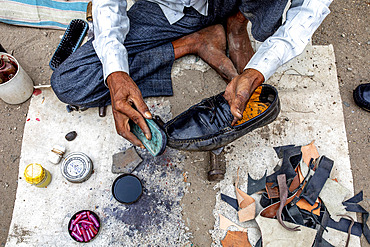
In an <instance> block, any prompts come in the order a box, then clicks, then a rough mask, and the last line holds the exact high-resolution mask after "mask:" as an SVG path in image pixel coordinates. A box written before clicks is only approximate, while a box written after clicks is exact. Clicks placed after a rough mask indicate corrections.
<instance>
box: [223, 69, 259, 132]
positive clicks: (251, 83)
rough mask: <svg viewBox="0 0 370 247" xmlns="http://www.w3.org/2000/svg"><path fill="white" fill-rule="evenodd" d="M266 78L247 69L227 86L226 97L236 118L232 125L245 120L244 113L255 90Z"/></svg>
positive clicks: (253, 70) (255, 71)
mask: <svg viewBox="0 0 370 247" xmlns="http://www.w3.org/2000/svg"><path fill="white" fill-rule="evenodd" d="M264 80H265V79H264V76H263V75H262V74H261V72H259V71H258V70H255V69H246V70H245V71H244V72H243V73H242V74H240V75H238V76H236V77H234V78H233V79H232V80H231V81H230V83H229V84H228V85H227V87H226V90H225V94H224V97H225V99H226V100H227V102H228V103H229V105H230V109H231V113H232V114H233V116H234V120H233V122H232V125H234V124H235V123H236V122H237V121H238V120H240V119H242V118H243V112H244V110H245V107H246V105H247V103H248V100H249V98H250V97H251V95H252V94H253V92H254V90H256V88H257V87H258V86H260V85H261V84H262V83H263V82H264Z"/></svg>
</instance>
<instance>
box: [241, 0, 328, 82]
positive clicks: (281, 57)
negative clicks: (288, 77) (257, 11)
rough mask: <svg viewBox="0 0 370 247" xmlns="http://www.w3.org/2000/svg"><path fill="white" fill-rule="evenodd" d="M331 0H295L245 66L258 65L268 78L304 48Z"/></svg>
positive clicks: (325, 14)
mask: <svg viewBox="0 0 370 247" xmlns="http://www.w3.org/2000/svg"><path fill="white" fill-rule="evenodd" d="M331 2H332V0H292V5H291V7H290V9H289V10H288V11H287V13H286V21H285V23H284V24H283V25H282V26H280V27H279V28H278V30H277V31H276V32H275V33H274V34H273V35H272V36H271V37H269V38H267V39H266V40H265V41H264V42H263V43H262V45H261V46H260V47H259V49H258V50H257V51H256V53H255V54H254V56H253V57H252V58H251V60H250V61H249V63H248V64H247V65H246V67H245V69H248V68H252V69H256V70H258V71H259V72H261V73H262V74H263V76H264V77H265V81H266V80H267V79H268V78H270V76H271V75H272V74H273V73H275V71H276V70H277V69H278V68H279V67H280V66H281V65H283V64H284V63H286V62H288V61H289V60H291V59H292V58H294V57H296V56H298V55H299V54H301V53H302V52H303V50H304V49H305V47H306V45H307V44H308V42H309V41H310V39H311V37H312V35H313V33H314V32H315V31H316V29H317V28H318V27H319V26H320V24H321V22H322V21H323V20H324V19H325V17H326V16H327V15H328V14H329V13H330V10H329V8H328V7H329V5H330V3H331Z"/></svg>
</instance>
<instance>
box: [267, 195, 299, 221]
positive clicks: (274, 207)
mask: <svg viewBox="0 0 370 247" xmlns="http://www.w3.org/2000/svg"><path fill="white" fill-rule="evenodd" d="M299 193H301V189H300V190H298V191H296V192H295V193H294V194H293V195H291V196H290V197H288V199H287V200H286V203H285V205H287V204H288V203H290V202H291V201H293V199H294V198H295V197H296V196H298V195H299ZM279 207H280V201H279V202H275V203H273V204H271V205H270V206H268V207H266V208H264V209H263V210H262V212H261V216H263V217H266V218H274V217H275V216H276V214H277V211H278V209H279Z"/></svg>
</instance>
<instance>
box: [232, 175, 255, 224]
mask: <svg viewBox="0 0 370 247" xmlns="http://www.w3.org/2000/svg"><path fill="white" fill-rule="evenodd" d="M238 183H239V168H238V171H237V179H236V182H235V192H236V199H237V200H238V205H239V208H240V210H239V211H238V217H239V221H240V222H244V221H248V220H252V219H254V218H255V216H256V201H255V200H254V199H253V197H251V196H250V195H248V194H247V193H245V192H244V191H242V190H240V189H239V188H238Z"/></svg>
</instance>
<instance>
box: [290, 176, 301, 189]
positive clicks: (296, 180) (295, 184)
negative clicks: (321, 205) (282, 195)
mask: <svg viewBox="0 0 370 247" xmlns="http://www.w3.org/2000/svg"><path fill="white" fill-rule="evenodd" d="M300 184H301V182H300V180H299V175H298V174H297V176H295V177H294V178H293V181H292V183H291V184H290V186H289V191H290V192H293V191H294V190H295V189H297V188H298V187H299V185H300Z"/></svg>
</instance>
